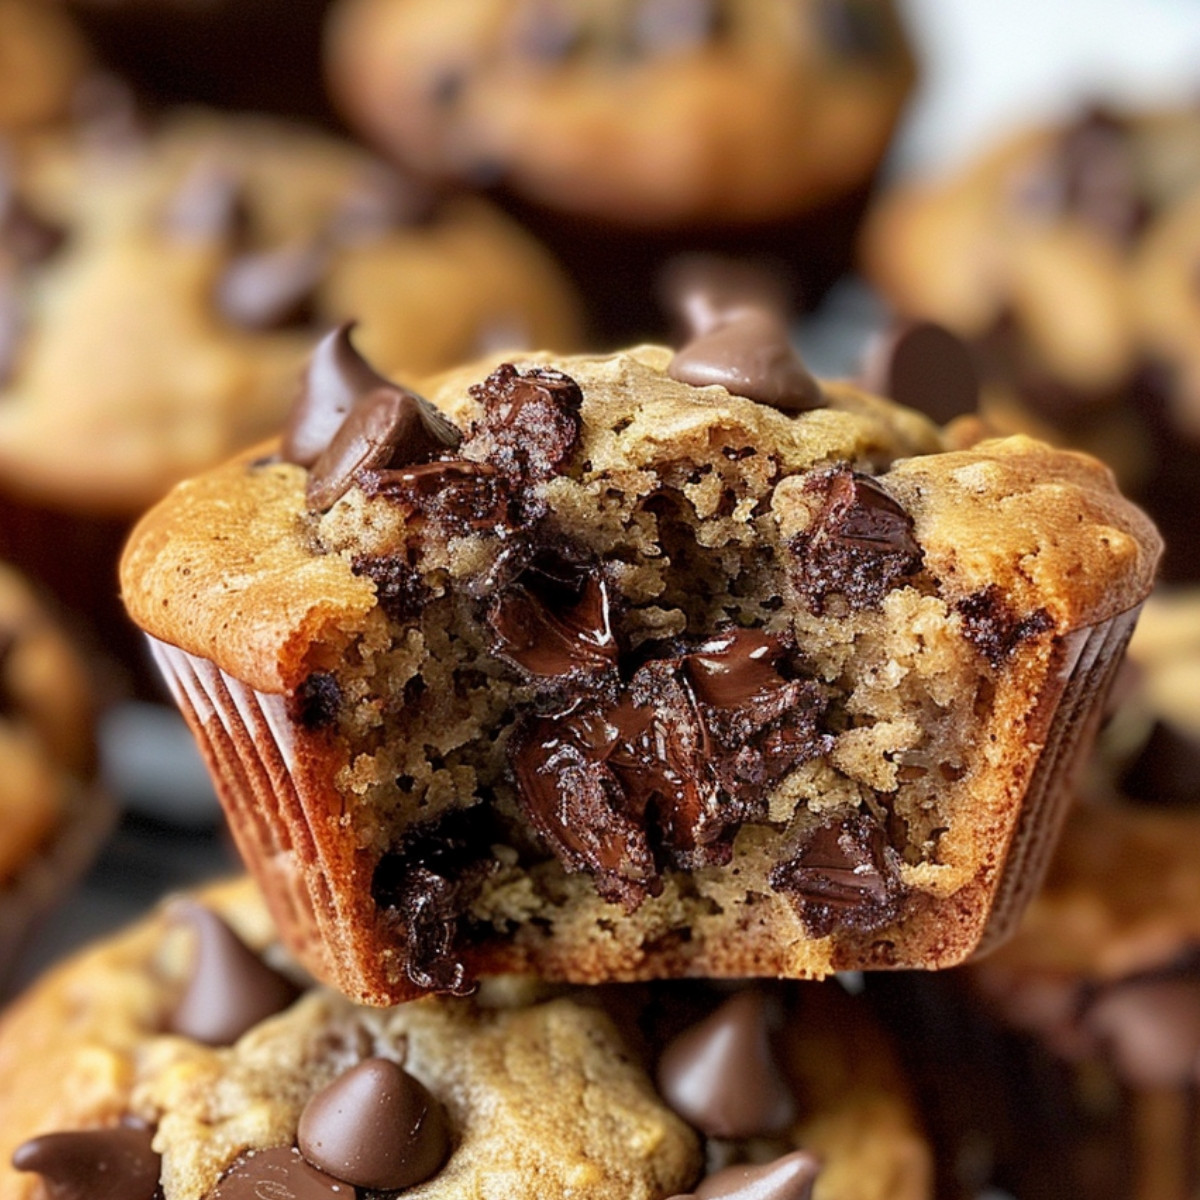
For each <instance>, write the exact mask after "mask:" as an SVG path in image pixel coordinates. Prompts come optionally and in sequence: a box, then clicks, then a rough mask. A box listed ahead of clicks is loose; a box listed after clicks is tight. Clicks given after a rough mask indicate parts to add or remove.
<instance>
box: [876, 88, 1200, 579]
mask: <svg viewBox="0 0 1200 1200" xmlns="http://www.w3.org/2000/svg"><path fill="white" fill-rule="evenodd" d="M1198 195H1200V111H1198V110H1197V109H1195V108H1194V107H1190V108H1186V109H1180V110H1178V111H1157V112H1141V113H1133V112H1122V111H1117V110H1114V109H1109V108H1094V109H1091V110H1089V111H1087V112H1085V113H1083V114H1082V115H1080V116H1079V117H1078V118H1077V119H1075V120H1073V121H1071V122H1067V123H1064V124H1061V125H1058V126H1054V127H1044V128H1038V129H1033V130H1027V131H1024V132H1022V133H1019V134H1016V135H1014V136H1013V137H1011V138H1010V139H1008V140H1007V141H1005V142H1004V143H1002V144H1001V145H999V146H997V147H995V148H993V149H992V150H990V151H988V152H987V153H985V154H984V155H983V156H981V157H980V158H979V159H978V160H976V161H974V162H972V163H969V164H967V165H966V166H965V167H963V168H962V169H961V170H959V171H958V172H957V173H954V174H951V175H948V176H947V177H945V178H942V179H929V180H913V181H909V182H904V183H901V184H899V185H898V186H896V187H895V188H894V189H892V190H891V191H890V192H889V193H887V194H886V195H885V196H884V197H883V198H882V200H881V201H880V203H879V204H878V206H877V208H876V211H875V212H874V213H873V214H872V217H871V219H870V221H869V223H868V225H867V229H866V233H865V237H864V242H863V248H862V258H863V263H864V267H865V269H866V272H867V274H868V275H869V276H870V277H871V278H872V279H873V280H874V281H875V282H876V283H877V284H878V285H879V287H880V288H881V289H882V291H883V292H884V294H885V296H886V297H887V298H888V299H889V300H890V301H891V302H892V304H893V305H894V306H895V307H896V309H897V310H898V311H899V313H900V315H901V316H902V317H905V318H918V319H932V320H934V321H938V322H941V323H942V324H944V325H946V326H947V327H949V328H950V329H952V330H954V331H955V332H956V333H958V334H960V335H961V336H963V337H965V338H967V339H968V340H969V341H970V342H971V344H972V346H973V348H974V352H975V356H976V359H977V361H978V363H979V365H980V367H981V370H982V372H983V382H984V390H983V397H982V411H983V414H984V416H985V417H986V418H987V419H988V420H989V421H990V422H991V423H992V424H993V426H994V427H995V428H997V429H1000V430H1003V431H1006V432H1013V431H1017V430H1020V431H1024V432H1032V433H1034V434H1035V435H1037V436H1044V437H1048V438H1050V439H1052V440H1057V441H1061V442H1062V443H1064V444H1068V445H1073V446H1082V447H1084V448H1086V449H1088V450H1090V451H1092V452H1093V453H1096V454H1098V455H1099V456H1100V457H1102V458H1104V459H1105V460H1106V461H1107V462H1109V463H1110V464H1111V465H1112V466H1113V468H1114V469H1115V470H1116V471H1117V473H1118V477H1119V478H1120V479H1121V480H1122V483H1123V485H1124V486H1125V487H1126V489H1127V490H1128V491H1129V492H1130V494H1131V495H1133V496H1134V497H1135V498H1136V499H1138V500H1139V502H1141V503H1143V504H1144V505H1145V506H1146V508H1147V509H1148V511H1149V512H1150V513H1151V515H1152V516H1153V517H1154V519H1155V520H1156V521H1157V522H1158V523H1159V525H1160V527H1161V528H1162V530H1163V532H1164V534H1165V536H1166V540H1167V555H1166V559H1165V564H1164V573H1165V575H1166V577H1168V578H1171V579H1174V580H1176V581H1179V582H1183V581H1196V580H1197V579H1200V560H1198V559H1197V556H1196V554H1195V539H1194V538H1192V537H1191V536H1190V535H1189V530H1190V528H1191V526H1192V523H1193V514H1194V512H1195V509H1196V503H1197V492H1196V479H1197V478H1200V471H1198V467H1200V433H1198V432H1197V430H1198V428H1200V422H1197V419H1196V416H1195V414H1196V412H1197V411H1200V410H1198V408H1197V396H1198V395H1200V392H1198V391H1197V387H1198V380H1200V367H1198V361H1197V356H1196V351H1195V346H1194V339H1190V337H1189V331H1190V330H1192V329H1195V328H1197V325H1198V322H1200V299H1198V298H1197V294H1196V289H1195V287H1194V279H1193V278H1192V276H1193V274H1194V272H1192V271H1191V268H1190V266H1189V264H1191V263H1192V261H1193V257H1194V256H1193V255H1191V253H1190V248H1191V247H1193V246H1195V245H1196V237H1195V220H1194V214H1195V212H1196V208H1197V197H1198Z"/></svg>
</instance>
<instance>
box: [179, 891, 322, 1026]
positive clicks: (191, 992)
mask: <svg viewBox="0 0 1200 1200" xmlns="http://www.w3.org/2000/svg"><path fill="white" fill-rule="evenodd" d="M174 915H176V916H177V917H178V919H180V920H182V921H185V922H186V923H187V924H188V925H190V926H191V928H192V931H193V933H194V935H195V939H196V948H195V951H194V958H193V964H192V971H191V976H190V977H189V979H188V983H187V987H186V989H185V990H184V993H183V995H182V996H181V997H180V999H179V1002H178V1003H177V1004H176V1006H175V1010H174V1012H172V1013H171V1016H170V1018H169V1020H168V1022H167V1028H168V1030H169V1031H170V1032H171V1033H175V1034H179V1035H180V1036H181V1037H188V1038H192V1039H194V1040H195V1041H197V1042H203V1043H205V1044H206V1045H209V1046H231V1045H233V1043H234V1042H236V1041H237V1040H238V1038H240V1037H241V1036H242V1034H243V1033H245V1032H246V1031H247V1030H248V1029H251V1028H253V1027H254V1026H255V1025H257V1024H258V1023H259V1022H260V1021H264V1020H266V1018H267V1017H270V1016H274V1014H275V1013H277V1012H281V1011H282V1010H283V1009H285V1008H287V1007H288V1005H290V1004H291V1003H292V1001H293V1000H295V999H296V997H297V996H298V995H299V994H300V989H299V988H297V987H296V985H295V984H294V983H292V981H291V980H290V979H286V978H284V976H282V975H280V974H279V973H278V972H276V971H273V970H272V969H271V968H270V967H268V966H267V964H266V963H265V962H263V960H262V959H261V958H259V957H258V955H257V954H255V953H254V951H253V950H251V949H250V948H249V947H248V946H247V945H246V944H245V943H244V942H243V941H242V940H241V938H239V937H238V936H237V934H236V933H234V932H233V930H232V929H230V927H229V926H228V925H227V924H226V923H225V922H224V921H223V920H221V918H220V917H218V916H217V914H216V913H214V912H213V911H211V909H207V908H205V907H203V905H200V904H194V903H190V902H185V903H181V904H179V905H178V906H177V907H176V909H175V910H174Z"/></svg>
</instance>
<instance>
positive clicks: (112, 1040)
mask: <svg viewBox="0 0 1200 1200" xmlns="http://www.w3.org/2000/svg"><path fill="white" fill-rule="evenodd" d="M619 1029H620V1030H621V1032H618V1030H619ZM623 1034H624V1036H623ZM660 1039H661V1040H660ZM651 1046H652V1047H653V1049H649V1048H648V1047H651ZM655 1060H657V1065H656V1062H655ZM654 1079H657V1081H658V1090H656V1086H655V1083H654V1082H652V1080H654ZM673 1109H675V1110H678V1111H673ZM0 1156H2V1157H3V1160H4V1166H3V1168H0V1197H2V1198H3V1200H34V1198H35V1197H39V1196H43V1195H47V1194H48V1195H51V1196H57V1195H63V1194H68V1193H69V1194H87V1195H96V1194H100V1193H99V1191H98V1190H97V1189H99V1187H100V1185H101V1183H102V1182H107V1185H108V1186H109V1187H111V1188H113V1189H114V1190H113V1191H112V1194H114V1195H120V1196H122V1197H127V1198H128V1200H150V1198H151V1197H153V1196H155V1195H159V1196H161V1197H163V1200H200V1198H202V1197H214V1198H219V1197H226V1198H229V1197H246V1196H255V1195H262V1194H264V1193H265V1192H268V1191H269V1194H272V1195H273V1194H276V1190H277V1189H284V1190H286V1194H288V1195H295V1196H305V1197H314V1198H317V1197H329V1198H330V1200H334V1198H336V1197H346V1196H350V1197H353V1196H355V1195H370V1194H375V1193H377V1192H379V1191H386V1192H388V1193H394V1192H396V1191H400V1192H402V1194H404V1195H405V1196H412V1197H414V1198H415V1200H416V1198H420V1200H451V1198H453V1200H459V1198H462V1200H467V1198H468V1197H477V1196H483V1195H486V1196H489V1197H493V1198H495V1200H509V1198H511V1200H526V1198H527V1197H529V1196H532V1195H537V1196H542V1197H547V1200H558V1198H560V1197H561V1198H563V1200H565V1198H566V1197H568V1196H575V1195H587V1196H588V1197H595V1198H596V1200H604V1198H606V1197H611V1198H612V1200H664V1198H665V1197H667V1196H670V1195H672V1194H676V1195H677V1194H681V1193H683V1192H685V1191H688V1190H690V1189H692V1188H696V1194H697V1195H700V1196H706V1197H714V1196H724V1197H727V1198H728V1200H751V1197H756V1196H762V1195H763V1194H764V1192H763V1190H762V1189H763V1186H764V1180H765V1183H766V1185H769V1186H771V1187H773V1188H774V1189H775V1190H773V1191H771V1192H770V1194H771V1195H778V1196H780V1197H784V1196H786V1197H792V1198H794V1200H808V1198H809V1197H812V1198H813V1200H927V1198H928V1197H929V1196H930V1190H929V1175H930V1167H929V1154H928V1149H927V1147H926V1145H925V1143H924V1140H923V1138H922V1136H921V1133H920V1131H919V1126H918V1123H917V1121H916V1118H915V1116H914V1111H913V1108H912V1104H911V1100H910V1099H909V1096H908V1092H907V1087H906V1085H905V1082H904V1080H903V1077H902V1076H901V1075H900V1073H899V1071H898V1069H897V1067H896V1065H895V1058H894V1056H893V1053H892V1051H891V1048H890V1046H889V1045H888V1042H887V1040H886V1038H885V1037H884V1035H883V1034H882V1033H881V1031H880V1030H879V1029H878V1027H877V1026H875V1025H874V1023H873V1022H872V1020H871V1018H870V1016H869V1014H868V1013H867V1012H866V1011H865V1010H864V1009H863V1008H861V1007H859V1004H858V1002H856V1000H855V998H854V997H851V996H849V995H847V994H845V993H844V992H842V990H841V989H840V988H839V987H838V986H837V985H836V984H810V985H805V986H800V987H794V988H793V989H791V990H785V989H779V988H770V989H768V990H752V989H742V990H739V991H736V992H734V993H733V994H732V995H730V994H728V993H726V994H725V995H723V996H722V995H719V994H715V993H711V992H707V991H705V989H703V988H701V987H698V986H696V985H690V986H689V988H688V990H687V992H686V993H680V994H672V992H671V991H670V990H665V991H664V990H660V989H650V988H625V989H615V988H614V989H605V990H604V991H603V993H598V992H587V991H564V990H563V989H558V990H553V989H549V988H547V987H545V986H542V985H532V984H522V983H519V982H517V981H512V980H508V981H506V980H494V981H491V982H490V983H489V984H488V985H486V986H485V987H484V988H483V989H481V991H480V994H479V996H478V997H477V998H475V999H473V1000H466V999H449V998H430V999H425V1000H419V1001H415V1002H412V1003H410V1004H405V1005H400V1006H397V1007H395V1008H390V1009H385V1010H380V1009H366V1008H361V1007H357V1006H355V1005H354V1004H352V1003H350V1002H349V1001H348V1000H346V999H345V998H344V997H342V996H339V995H337V994H336V993H333V992H330V991H328V990H326V989H324V988H320V987H314V986H309V985H306V982H305V981H304V979H303V977H302V976H299V975H297V974H296V970H295V967H294V965H292V964H291V963H290V962H289V961H288V960H287V959H286V958H285V957H284V956H283V955H282V954H281V953H280V949H279V947H278V945H277V944H275V941H274V934H273V931H272V929H271V925H270V922H269V920H268V918H267V915H266V911H265V909H264V908H263V906H262V904H261V901H260V900H259V899H258V897H257V894H256V893H255V891H254V890H253V888H252V887H251V886H250V885H249V884H248V883H247V882H244V881H243V882H237V883H233V884H228V885H223V886H221V887H219V888H214V889H209V890H208V891H206V892H204V893H203V894H201V895H199V896H198V897H188V898H183V899H180V900H176V901H173V902H171V903H170V904H169V905H167V906H165V907H164V908H163V909H162V910H160V911H159V912H158V913H157V914H155V915H154V916H152V917H151V918H149V919H148V920H146V921H144V922H142V923H141V924H140V925H138V926H135V927H134V928H133V929H131V930H130V931H128V932H126V933H124V934H122V935H120V936H118V937H116V938H113V939H111V940H109V941H107V942H104V943H102V944H100V945H98V946H96V947H95V948H93V949H91V950H89V951H86V952H84V953H83V954H81V955H79V956H77V957H76V958H75V959H74V960H72V961H71V962H69V963H67V964H66V965H64V966H62V967H60V968H58V969H57V970H56V971H55V972H53V973H52V974H50V975H49V976H48V977H47V978H46V979H44V980H43V981H42V982H40V983H39V984H37V985H35V986H34V987H33V988H32V989H31V990H30V991H29V992H28V993H27V994H26V995H25V996H24V997H23V998H22V999H20V1000H19V1001H18V1002H17V1003H15V1004H14V1005H13V1006H12V1007H11V1008H10V1009H9V1011H8V1013H7V1014H6V1015H5V1017H4V1018H3V1020H2V1021H0ZM10 1160H11V1163H12V1166H11V1167H10V1166H9V1161H10ZM706 1160H707V1166H706ZM102 1172H103V1173H102ZM698 1181H702V1182H700V1183H699V1184H698ZM814 1184H815V1186H814ZM755 1185H756V1186H755ZM105 1194H108V1193H105Z"/></svg>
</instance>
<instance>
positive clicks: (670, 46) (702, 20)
mask: <svg viewBox="0 0 1200 1200" xmlns="http://www.w3.org/2000/svg"><path fill="white" fill-rule="evenodd" d="M723 15H724V14H723V11H722V8H721V6H720V4H719V3H718V0H638V2H637V3H636V4H635V5H634V8H633V14H632V18H631V26H632V28H631V34H632V42H633V49H634V51H635V52H636V53H639V54H647V55H660V54H682V53H687V52H688V51H690V50H698V49H700V48H701V47H702V46H705V45H707V44H708V43H709V42H710V41H712V40H713V38H715V37H716V36H717V34H718V33H719V32H720V30H721V27H722V17H723Z"/></svg>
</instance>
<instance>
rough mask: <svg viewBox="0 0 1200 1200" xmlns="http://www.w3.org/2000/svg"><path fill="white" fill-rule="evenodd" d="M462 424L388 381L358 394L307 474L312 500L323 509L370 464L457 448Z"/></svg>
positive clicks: (376, 466)
mask: <svg viewBox="0 0 1200 1200" xmlns="http://www.w3.org/2000/svg"><path fill="white" fill-rule="evenodd" d="M459 439H460V434H459V432H458V430H457V429H456V428H455V427H454V426H453V425H452V424H451V423H450V422H449V421H447V420H446V418H445V417H443V416H442V415H441V413H439V412H438V411H437V409H435V408H434V407H433V405H432V404H430V403H429V401H428V400H424V399H422V398H421V397H420V396H418V395H416V394H414V393H413V392H410V391H407V390H406V389H405V388H401V387H398V386H396V385H395V384H388V385H387V386H385V387H379V388H376V389H375V390H374V391H372V392H368V393H367V394H366V395H365V396H361V397H359V399H357V400H356V401H355V403H354V406H353V407H352V408H351V410H350V412H349V413H348V414H347V416H346V419H345V420H344V421H343V422H342V423H341V425H340V426H339V427H338V430H337V432H336V433H335V434H334V435H333V438H332V439H331V440H330V442H329V445H328V446H327V447H326V448H325V450H324V451H323V452H322V453H321V455H320V457H319V458H318V459H317V461H316V462H315V463H313V465H312V468H311V470H310V472H309V476H308V488H307V493H306V494H307V499H308V506H309V508H310V509H313V510H314V511H316V512H325V511H327V510H328V509H330V508H332V507H333V505H334V504H335V503H337V501H338V500H339V499H340V498H341V497H342V496H344V495H345V494H346V492H347V491H349V490H350V488H351V487H352V486H353V485H354V483H356V482H357V481H358V478H359V476H360V475H361V474H362V473H363V472H366V471H371V470H380V469H387V470H395V469H396V468H399V467H406V466H409V465H411V464H416V463H421V462H424V461H426V460H428V459H430V458H432V457H433V456H434V455H436V454H439V453H441V452H443V451H445V450H454V449H457V447H458V443H459Z"/></svg>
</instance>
